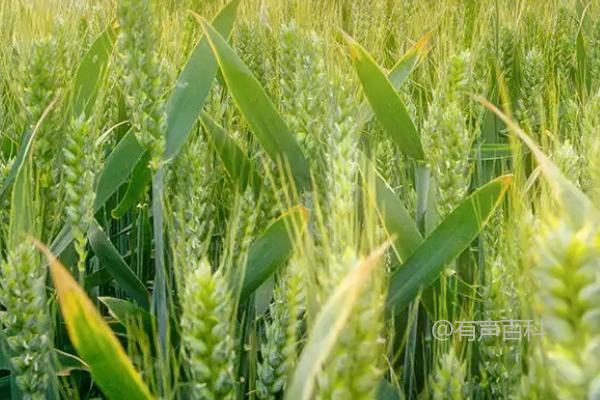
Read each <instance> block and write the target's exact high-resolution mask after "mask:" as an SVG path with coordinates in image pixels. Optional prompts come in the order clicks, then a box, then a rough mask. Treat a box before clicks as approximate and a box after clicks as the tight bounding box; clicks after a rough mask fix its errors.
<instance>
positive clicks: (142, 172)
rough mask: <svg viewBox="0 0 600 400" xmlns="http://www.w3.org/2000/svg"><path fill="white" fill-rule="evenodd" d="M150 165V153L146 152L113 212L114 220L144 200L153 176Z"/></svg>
mask: <svg viewBox="0 0 600 400" xmlns="http://www.w3.org/2000/svg"><path fill="white" fill-rule="evenodd" d="M149 163H150V153H149V152H148V151H146V152H145V153H144V154H143V155H142V157H141V158H140V160H139V161H138V163H137V165H136V166H135V167H134V169H133V172H132V173H131V179H130V180H129V185H128V186H127V190H126V191H125V194H124V195H123V198H122V199H121V201H120V202H119V204H117V206H116V207H115V208H114V210H112V211H111V216H112V217H113V218H116V219H119V218H121V217H122V216H123V215H125V213H126V212H127V211H129V209H130V208H131V207H133V206H134V205H135V204H136V203H137V202H139V201H140V200H141V199H143V197H144V194H145V193H146V188H147V187H148V183H149V182H150V178H151V174H150V168H149V166H148V164H149Z"/></svg>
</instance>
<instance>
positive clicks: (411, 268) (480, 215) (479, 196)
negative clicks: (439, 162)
mask: <svg viewBox="0 0 600 400" xmlns="http://www.w3.org/2000/svg"><path fill="white" fill-rule="evenodd" d="M511 181H512V177H511V176H502V177H500V178H497V179H494V180H493V181H491V182H489V183H487V184H486V185H484V186H482V187H481V188H479V189H478V190H477V191H476V192H474V193H473V194H471V195H470V196H469V197H467V198H466V199H465V201H463V203H462V204H460V205H459V206H458V207H457V208H456V209H455V210H454V211H452V212H451V213H450V214H449V215H448V216H447V217H446V219H445V220H444V221H443V222H442V223H441V224H440V225H439V226H438V227H437V228H436V229H435V230H434V231H433V232H432V233H431V235H430V236H428V237H427V238H426V239H425V241H424V242H423V243H422V244H421V246H419V248H418V249H417V251H416V252H415V253H414V254H413V255H412V256H411V257H410V258H409V259H408V260H407V261H406V262H405V263H404V265H402V267H401V268H399V269H398V270H397V271H396V272H395V273H394V274H393V275H392V277H391V279H390V286H389V289H388V298H387V304H386V307H387V309H388V311H393V312H394V313H399V312H400V311H402V310H403V309H404V308H405V307H406V306H407V305H408V304H409V303H410V301H412V300H413V299H414V298H415V296H416V295H417V294H418V292H419V291H420V290H421V289H425V288H427V287H428V286H429V285H431V284H432V283H433V282H435V280H436V279H437V278H438V276H439V275H440V273H441V272H442V270H443V268H444V267H445V266H446V265H448V264H449V263H451V262H452V261H453V260H455V259H456V257H458V256H459V255H460V254H461V253H462V252H463V251H464V250H465V249H466V248H467V247H468V246H469V244H470V243H471V242H472V241H473V239H475V237H476V236H477V234H478V233H479V232H480V231H481V229H482V228H483V227H484V226H485V224H486V223H487V221H488V219H489V218H490V216H491V214H492V212H493V211H494V210H495V209H496V207H497V206H498V205H499V204H500V201H501V200H502V197H503V196H504V193H505V192H506V190H507V189H508V185H509V184H510V182H511Z"/></svg>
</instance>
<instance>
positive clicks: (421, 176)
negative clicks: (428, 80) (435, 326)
mask: <svg viewBox="0 0 600 400" xmlns="http://www.w3.org/2000/svg"><path fill="white" fill-rule="evenodd" d="M415 175H416V191H417V206H416V212H415V222H416V224H417V228H418V229H419V231H421V234H422V235H423V237H425V233H426V232H425V216H426V214H427V203H428V194H429V181H430V172H429V168H428V167H427V165H425V164H424V163H419V164H418V165H417V170H416V174H415ZM409 307H410V310H411V313H412V312H413V311H414V315H415V318H414V320H413V323H412V325H411V326H410V335H409V337H408V342H407V347H406V352H405V353H404V378H403V379H404V386H405V387H406V388H407V393H408V398H409V399H412V398H413V382H414V364H415V353H416V347H417V326H418V321H419V302H418V301H412V302H411V303H410V306H409Z"/></svg>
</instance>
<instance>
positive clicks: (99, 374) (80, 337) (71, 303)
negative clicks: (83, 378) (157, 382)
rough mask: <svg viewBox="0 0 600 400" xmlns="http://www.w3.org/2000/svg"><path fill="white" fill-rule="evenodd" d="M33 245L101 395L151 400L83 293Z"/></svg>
mask: <svg viewBox="0 0 600 400" xmlns="http://www.w3.org/2000/svg"><path fill="white" fill-rule="evenodd" d="M36 245H37V246H38V248H39V249H40V250H41V251H42V252H43V253H44V254H45V255H46V257H47V258H48V262H49V265H50V275H51V277H52V281H53V282H54V287H55V288H56V292H57V294H58V302H59V304H60V310H61V312H62V315H63V318H64V320H65V324H66V326H67V331H68V333H69V338H70V339H71V343H72V344H73V346H74V347H75V349H76V350H77V353H78V354H79V356H80V357H81V358H82V359H83V360H84V361H85V362H86V363H87V364H88V365H89V368H90V372H91V374H92V377H93V378H94V381H95V382H96V383H97V384H98V386H99V387H100V389H101V390H102V392H103V393H104V395H105V396H106V397H107V398H109V399H115V400H117V399H131V400H138V399H139V400H146V399H152V398H153V397H152V395H151V394H150V391H149V390H148V387H147V386H146V385H145V384H144V382H143V381H142V378H141V376H140V374H139V373H138V372H137V371H136V370H135V367H134V366H133V364H132V362H131V360H129V358H128V357H127V354H126V353H125V350H123V347H122V346H121V344H120V343H119V341H118V340H117V338H116V337H115V336H114V334H113V333H112V331H111V329H110V328H109V326H108V325H107V324H106V322H105V321H104V319H102V316H101V315H100V314H99V313H98V311H97V310H96V308H95V307H94V305H93V304H92V302H91V301H90V299H89V298H88V297H87V296H86V294H85V292H84V291H83V290H82V289H81V288H80V287H79V286H78V285H77V283H76V282H75V280H74V279H73V277H72V276H71V274H70V273H69V272H68V271H67V269H66V268H65V267H64V266H63V265H62V264H61V263H60V261H58V259H56V257H54V255H53V254H52V253H51V252H50V250H48V249H47V248H46V247H45V246H44V245H42V244H41V243H39V242H36Z"/></svg>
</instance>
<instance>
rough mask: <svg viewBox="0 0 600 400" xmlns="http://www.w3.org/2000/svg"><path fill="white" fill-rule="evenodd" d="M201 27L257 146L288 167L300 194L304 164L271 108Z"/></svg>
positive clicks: (306, 180) (210, 31)
mask: <svg viewBox="0 0 600 400" xmlns="http://www.w3.org/2000/svg"><path fill="white" fill-rule="evenodd" d="M201 24H202V27H203V28H204V32H205V34H206V36H207V37H208V40H209V42H210V45H211V48H212V49H213V53H214V54H215V56H216V58H217V62H218V64H219V67H220V68H221V72H222V73H223V76H224V78H225V82H226V83H227V87H228V88H229V90H230V92H231V95H232V96H233V98H234V99H235V102H236V104H237V106H238V107H239V109H240V111H241V112H242V114H243V115H244V118H246V120H247V121H248V124H249V125H250V128H251V130H252V132H253V133H254V135H255V136H256V138H257V139H258V141H259V142H260V144H261V146H262V147H263V148H264V149H265V151H266V153H267V154H268V155H269V157H271V159H272V160H273V161H275V162H276V163H280V162H284V163H285V164H289V168H290V169H291V173H292V175H293V176H294V179H295V181H296V185H297V187H298V188H299V189H300V190H304V189H308V188H309V187H310V171H309V165H308V161H307V160H306V158H305V156H304V154H303V153H302V149H301V148H300V146H299V145H298V143H297V142H296V140H295V139H294V136H293V135H292V133H291V132H290V130H289V128H288V127H287V125H286V124H285V122H284V120H283V118H282V117H281V115H279V112H278V111H277V110H276V108H275V105H274V104H273V102H272V101H271V99H269V97H268V96H267V94H266V93H265V91H264V89H263V88H262V86H261V85H260V83H259V82H258V80H257V79H256V78H255V77H254V75H252V72H251V71H250V69H249V68H248V67H247V66H246V65H245V64H244V62H243V61H242V59H241V58H240V57H239V56H238V55H237V54H236V53H235V51H234V50H233V49H232V48H231V47H230V46H229V45H228V44H227V42H226V41H225V39H223V37H222V36H221V35H220V34H219V33H218V32H217V31H215V29H214V28H213V27H211V26H210V25H209V24H208V23H206V22H205V21H201ZM285 164H284V165H285Z"/></svg>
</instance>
